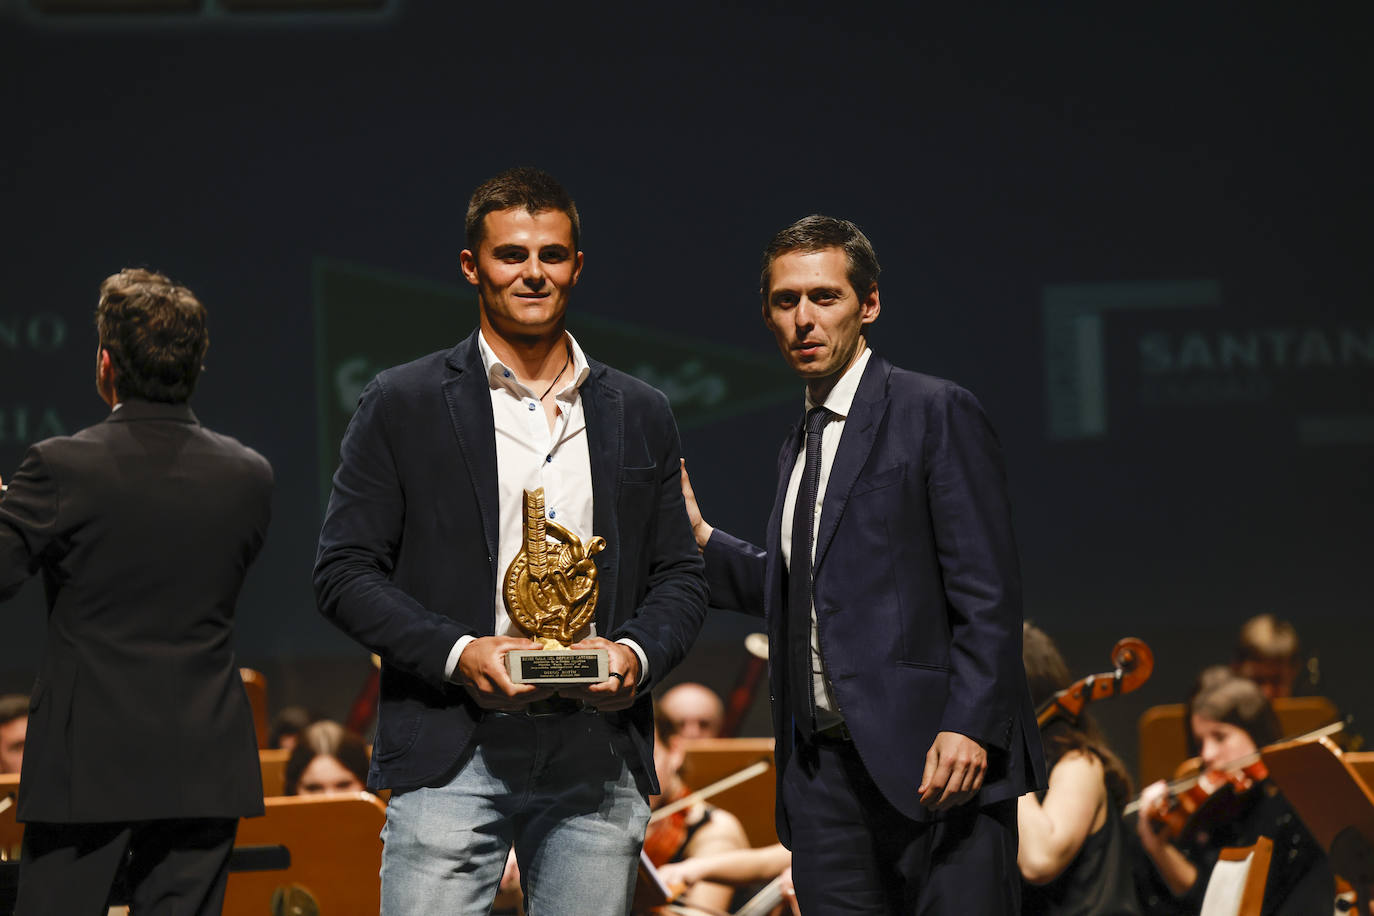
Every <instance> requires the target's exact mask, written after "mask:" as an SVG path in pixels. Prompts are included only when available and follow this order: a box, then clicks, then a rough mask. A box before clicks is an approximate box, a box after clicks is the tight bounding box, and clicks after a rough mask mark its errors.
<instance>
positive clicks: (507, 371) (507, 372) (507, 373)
mask: <svg viewBox="0 0 1374 916" xmlns="http://www.w3.org/2000/svg"><path fill="white" fill-rule="evenodd" d="M506 378H510V370H509V369H507V370H506Z"/></svg>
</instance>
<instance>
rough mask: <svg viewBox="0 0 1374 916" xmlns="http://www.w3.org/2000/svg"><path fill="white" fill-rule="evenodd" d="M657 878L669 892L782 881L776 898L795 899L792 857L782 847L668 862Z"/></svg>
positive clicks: (722, 853) (785, 848) (768, 847)
mask: <svg viewBox="0 0 1374 916" xmlns="http://www.w3.org/2000/svg"><path fill="white" fill-rule="evenodd" d="M658 876H659V878H661V879H662V880H663V883H664V884H666V885H668V887H670V888H671V887H679V886H682V887H686V888H688V889H689V890H690V889H691V888H693V887H695V886H696V885H697V883H698V882H702V881H713V882H716V883H718V884H728V885H730V886H731V887H735V888H739V887H748V886H750V885H761V884H765V883H767V882H770V881H772V880H773V879H774V878H778V877H781V879H782V880H781V883H780V884H779V887H778V896H779V898H780V899H782V900H786V899H787V898H789V897H791V898H794V899H795V897H796V891H795V890H794V888H793V886H792V853H791V852H789V851H788V849H787V847H786V846H784V845H782V844H781V843H774V844H773V845H772V846H759V847H756V848H754V849H742V850H738V851H734V852H718V853H710V854H707V855H700V856H693V857H692V858H690V859H683V860H682V861H681V862H670V863H668V864H667V865H664V866H663V867H662V868H660V869H659V870H658Z"/></svg>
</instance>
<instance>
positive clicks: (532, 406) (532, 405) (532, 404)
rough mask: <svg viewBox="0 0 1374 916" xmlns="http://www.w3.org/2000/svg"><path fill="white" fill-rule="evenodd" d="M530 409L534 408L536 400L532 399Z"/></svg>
mask: <svg viewBox="0 0 1374 916" xmlns="http://www.w3.org/2000/svg"><path fill="white" fill-rule="evenodd" d="M530 410H534V402H533V401H530Z"/></svg>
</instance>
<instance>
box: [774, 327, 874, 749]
mask: <svg viewBox="0 0 1374 916" xmlns="http://www.w3.org/2000/svg"><path fill="white" fill-rule="evenodd" d="M872 354H873V351H872V350H870V349H868V345H867V343H865V344H864V351H863V353H861V354H860V355H859V358H858V359H857V360H855V361H854V365H852V366H850V367H849V368H848V369H847V370H846V371H845V373H844V375H842V376H840V380H839V381H838V382H836V383H835V387H834V388H831V389H830V393H829V394H827V395H826V396H825V400H824V401H822V402H821V403H820V404H816V403H815V402H813V401H812V400H811V392H810V391H807V393H806V409H807V410H810V409H811V408H812V407H824V408H825V409H826V410H829V411H830V418H829V420H828V421H827V422H826V424H825V426H824V427H823V428H822V429H821V479H820V482H819V484H818V485H817V487H816V505H815V506H813V507H812V508H811V513H812V515H811V531H812V537H811V560H812V562H813V563H814V562H815V560H816V543H815V540H816V538H815V536H816V535H817V534H819V533H820V530H821V506H822V505H824V504H825V490H826V486H827V485H828V484H829V483H830V469H831V468H832V467H834V465H835V453H836V452H838V451H839V450H840V436H841V435H842V434H843V433H844V421H845V417H847V416H848V415H849V411H850V408H851V407H852V406H853V404H854V392H855V391H857V390H858V388H859V379H861V378H863V374H864V367H865V366H867V365H868V358H869V357H870V356H871V355H872ZM805 470H806V448H805V445H804V444H803V447H802V448H800V449H798V450H797V463H796V464H795V465H793V467H792V478H791V480H789V481H788V483H787V497H786V499H784V500H783V504H782V559H783V562H785V563H786V564H787V568H788V569H789V570H790V569H791V568H792V519H793V518H794V517H795V515H796V505H797V491H798V490H800V489H801V481H802V475H803V473H805ZM811 682H812V685H813V686H814V688H815V696H816V728H817V729H822V728H826V727H828V726H831V725H834V724H835V723H837V722H842V721H844V719H843V717H842V716H841V715H840V710H839V707H838V705H837V704H836V703H835V700H834V698H833V697H832V696H831V693H830V681H829V679H828V678H826V676H825V664H824V661H823V660H822V659H821V643H820V634H819V633H818V632H817V629H816V604H815V598H814V597H813V598H812V603H811Z"/></svg>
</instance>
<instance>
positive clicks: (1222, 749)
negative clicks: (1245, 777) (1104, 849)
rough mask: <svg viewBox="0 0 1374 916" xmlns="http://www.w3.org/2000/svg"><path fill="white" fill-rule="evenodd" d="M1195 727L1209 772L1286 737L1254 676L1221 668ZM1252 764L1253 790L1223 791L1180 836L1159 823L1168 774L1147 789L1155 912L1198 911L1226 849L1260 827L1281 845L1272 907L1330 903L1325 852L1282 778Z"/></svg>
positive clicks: (1149, 907)
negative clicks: (1277, 782) (1272, 777)
mask: <svg viewBox="0 0 1374 916" xmlns="http://www.w3.org/2000/svg"><path fill="white" fill-rule="evenodd" d="M1189 727H1190V728H1191V730H1192V732H1193V736H1194V738H1195V739H1196V741H1197V742H1198V746H1199V747H1200V749H1201V754H1200V763H1201V767H1202V769H1203V770H1204V771H1226V770H1227V768H1228V766H1229V767H1231V770H1230V771H1229V772H1236V771H1237V769H1236V764H1237V763H1239V762H1242V761H1245V760H1246V759H1248V758H1250V757H1253V756H1255V755H1256V752H1257V751H1258V750H1259V748H1261V747H1263V746H1265V745H1267V744H1272V743H1274V742H1275V741H1277V740H1279V738H1280V737H1281V736H1280V733H1279V722H1278V717H1277V716H1275V715H1274V711H1273V709H1272V708H1271V707H1270V705H1269V701H1268V700H1267V699H1266V698H1265V696H1264V693H1263V692H1262V691H1261V689H1260V688H1259V687H1258V686H1257V685H1256V684H1255V683H1254V682H1253V681H1250V680H1248V679H1246V678H1242V677H1236V676H1231V677H1224V678H1222V677H1219V676H1218V675H1217V674H1215V673H1214V672H1209V674H1208V680H1207V682H1206V683H1205V684H1204V685H1203V686H1202V687H1201V689H1200V690H1199V691H1198V692H1197V694H1196V696H1195V697H1194V698H1193V701H1192V703H1191V715H1190V721H1189ZM1253 772H1254V773H1255V775H1256V776H1258V777H1259V778H1257V779H1255V780H1254V782H1253V785H1252V786H1251V787H1250V788H1249V789H1248V790H1247V791H1244V792H1240V791H1238V790H1235V789H1233V788H1231V787H1229V786H1228V787H1226V788H1222V789H1219V790H1217V793H1216V795H1217V796H1218V797H1217V798H1216V799H1215V803H1212V804H1206V803H1205V804H1204V805H1203V806H1202V807H1200V808H1199V809H1198V812H1197V814H1195V815H1194V816H1193V817H1192V819H1191V820H1190V823H1189V824H1188V826H1187V827H1186V828H1185V829H1184V831H1183V833H1182V835H1181V836H1179V837H1177V838H1173V839H1171V838H1170V837H1169V835H1168V833H1167V831H1166V830H1165V829H1164V828H1163V826H1162V824H1161V821H1162V820H1163V817H1164V814H1165V812H1166V810H1167V806H1168V801H1169V795H1170V789H1169V786H1168V785H1167V784H1166V783H1165V782H1163V781H1160V782H1156V783H1154V784H1153V785H1151V786H1149V787H1147V788H1146V789H1145V791H1144V792H1143V793H1142V795H1141V816H1140V819H1139V821H1138V822H1137V831H1136V832H1137V835H1138V836H1139V839H1140V844H1141V846H1142V848H1143V850H1144V852H1145V854H1146V856H1147V857H1148V861H1149V863H1150V865H1151V866H1152V868H1151V869H1148V870H1145V871H1144V872H1140V871H1138V873H1137V882H1138V884H1141V885H1142V886H1141V887H1140V892H1141V898H1142V902H1143V903H1144V904H1145V907H1146V912H1147V913H1149V914H1152V916H1153V914H1196V913H1199V912H1200V910H1201V907H1202V899H1203V896H1204V895H1205V893H1206V890H1207V881H1208V879H1209V878H1210V877H1211V872H1212V868H1213V866H1215V864H1216V862H1217V857H1218V853H1219V851H1220V850H1221V849H1223V848H1225V847H1228V846H1249V845H1252V844H1254V842H1255V841H1256V840H1257V839H1258V838H1259V837H1261V836H1263V837H1267V838H1269V839H1270V840H1272V841H1273V844H1274V857H1273V860H1272V862H1271V864H1270V868H1269V876H1268V881H1267V882H1266V885H1265V890H1264V905H1263V909H1262V913H1263V914H1264V916H1313V914H1325V913H1330V912H1332V910H1333V902H1334V899H1335V887H1334V878H1333V876H1332V873H1331V867H1330V864H1329V863H1328V862H1327V859H1326V855H1325V854H1324V853H1323V852H1322V849H1321V847H1320V846H1319V845H1318V844H1317V841H1316V840H1315V839H1313V838H1312V835H1311V834H1310V833H1308V831H1307V829H1306V828H1305V827H1304V826H1303V824H1302V821H1301V820H1300V819H1299V818H1298V816H1297V814H1296V813H1295V812H1294V810H1293V808H1292V806H1290V805H1289V804H1288V802H1287V800H1285V799H1284V797H1283V794H1282V793H1281V792H1280V791H1279V789H1278V787H1277V786H1275V785H1274V784H1273V782H1272V781H1271V780H1269V779H1268V778H1266V777H1264V774H1263V771H1262V770H1258V769H1256V770H1253ZM1223 793H1224V794H1225V797H1222V796H1223ZM1209 801H1211V800H1209ZM1223 802H1227V804H1223ZM1213 812H1217V813H1215V814H1214V813H1213ZM1142 879H1144V880H1143V881H1142Z"/></svg>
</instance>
